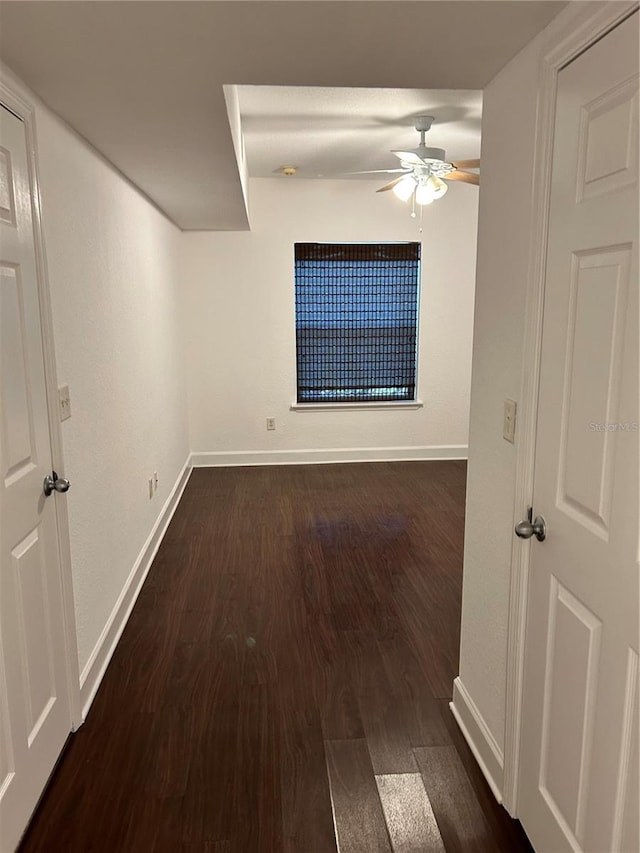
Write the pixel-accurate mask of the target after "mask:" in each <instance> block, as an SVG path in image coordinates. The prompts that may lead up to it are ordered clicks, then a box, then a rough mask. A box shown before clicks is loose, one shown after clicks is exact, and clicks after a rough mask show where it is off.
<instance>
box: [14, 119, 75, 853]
mask: <svg viewBox="0 0 640 853" xmlns="http://www.w3.org/2000/svg"><path fill="white" fill-rule="evenodd" d="M0 130H1V139H0V143H1V146H2V147H0V383H1V384H0V519H1V521H0V557H1V562H0V682H2V688H3V689H2V694H1V696H0V850H2V851H3V853H4V851H11V850H13V849H14V848H15V847H16V845H17V843H18V841H19V839H20V836H21V834H22V832H23V831H24V829H25V827H26V825H27V822H28V819H29V817H30V815H31V813H32V811H33V809H34V807H35V805H36V803H37V801H38V799H39V797H40V794H41V793H42V790H43V788H44V786H45V784H46V781H47V779H48V776H49V774H50V772H51V770H52V769H53V766H54V764H55V762H56V760H57V758H58V755H59V754H60V750H61V749H62V746H63V744H64V742H65V740H66V737H67V735H68V733H69V730H70V727H71V717H70V708H69V693H68V685H67V673H66V660H65V644H64V623H63V618H64V614H63V605H62V586H61V575H60V560H59V549H58V536H57V524H56V510H55V501H56V500H59V499H64V498H63V497H58V496H52V497H50V498H45V497H44V494H43V490H42V485H43V480H44V477H45V475H46V474H48V473H50V471H51V446H50V436H49V421H48V410H47V398H46V383H45V374H44V357H43V347H42V331H41V323H40V306H39V293H38V282H37V277H36V263H35V247H34V239H33V225H32V212H31V186H30V182H29V171H28V161H27V149H26V139H25V130H24V125H23V123H22V121H20V119H18V118H17V117H16V116H14V115H13V114H12V113H10V112H8V111H7V110H6V109H4V108H3V107H0Z"/></svg>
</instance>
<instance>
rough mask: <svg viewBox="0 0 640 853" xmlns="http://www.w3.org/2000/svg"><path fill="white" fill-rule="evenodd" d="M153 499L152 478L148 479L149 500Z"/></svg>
mask: <svg viewBox="0 0 640 853" xmlns="http://www.w3.org/2000/svg"><path fill="white" fill-rule="evenodd" d="M152 497H153V477H149V500H151V498H152Z"/></svg>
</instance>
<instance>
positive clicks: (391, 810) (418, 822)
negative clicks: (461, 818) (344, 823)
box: [376, 773, 445, 853]
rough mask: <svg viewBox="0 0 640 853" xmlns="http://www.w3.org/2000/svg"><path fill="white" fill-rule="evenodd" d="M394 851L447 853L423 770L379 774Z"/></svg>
mask: <svg viewBox="0 0 640 853" xmlns="http://www.w3.org/2000/svg"><path fill="white" fill-rule="evenodd" d="M376 783H377V785H378V791H379V793H380V801H381V802H382V811H383V812H384V817H385V820H386V822H387V829H388V831H389V836H390V838H391V845H392V847H393V853H445V849H444V844H443V843H442V836H441V835H440V830H439V829H438V824H437V823H436V818H435V815H434V814H433V809H432V808H431V803H430V802H429V798H428V797H427V792H426V791H425V789H424V783H423V781H422V777H421V776H420V774H419V773H396V774H394V775H390V776H376Z"/></svg>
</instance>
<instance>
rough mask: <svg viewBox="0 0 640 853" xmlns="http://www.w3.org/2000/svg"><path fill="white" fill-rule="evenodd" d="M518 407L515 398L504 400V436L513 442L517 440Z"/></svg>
mask: <svg viewBox="0 0 640 853" xmlns="http://www.w3.org/2000/svg"><path fill="white" fill-rule="evenodd" d="M516 409H517V404H516V401H515V400H509V399H507V400H505V401H504V418H503V421H502V437H503V438H504V440H505V441H510V442H511V444H513V443H514V442H515V440H516Z"/></svg>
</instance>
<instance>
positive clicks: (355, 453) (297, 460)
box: [191, 444, 468, 468]
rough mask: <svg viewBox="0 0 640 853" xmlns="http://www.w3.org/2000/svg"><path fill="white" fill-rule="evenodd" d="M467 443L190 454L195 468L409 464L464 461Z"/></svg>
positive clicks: (221, 451) (222, 451) (201, 452)
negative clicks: (447, 460)
mask: <svg viewBox="0 0 640 853" xmlns="http://www.w3.org/2000/svg"><path fill="white" fill-rule="evenodd" d="M467 452H468V447H467V445H466V444H460V445H457V444H454V445H443V446H434V447H345V448H331V449H327V450H220V451H196V452H194V453H192V454H191V464H192V465H193V467H194V468H221V467H225V468H226V467H233V466H236V465H238V466H242V465H331V464H336V463H343V462H408V461H433V460H436V459H466V458H467Z"/></svg>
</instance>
